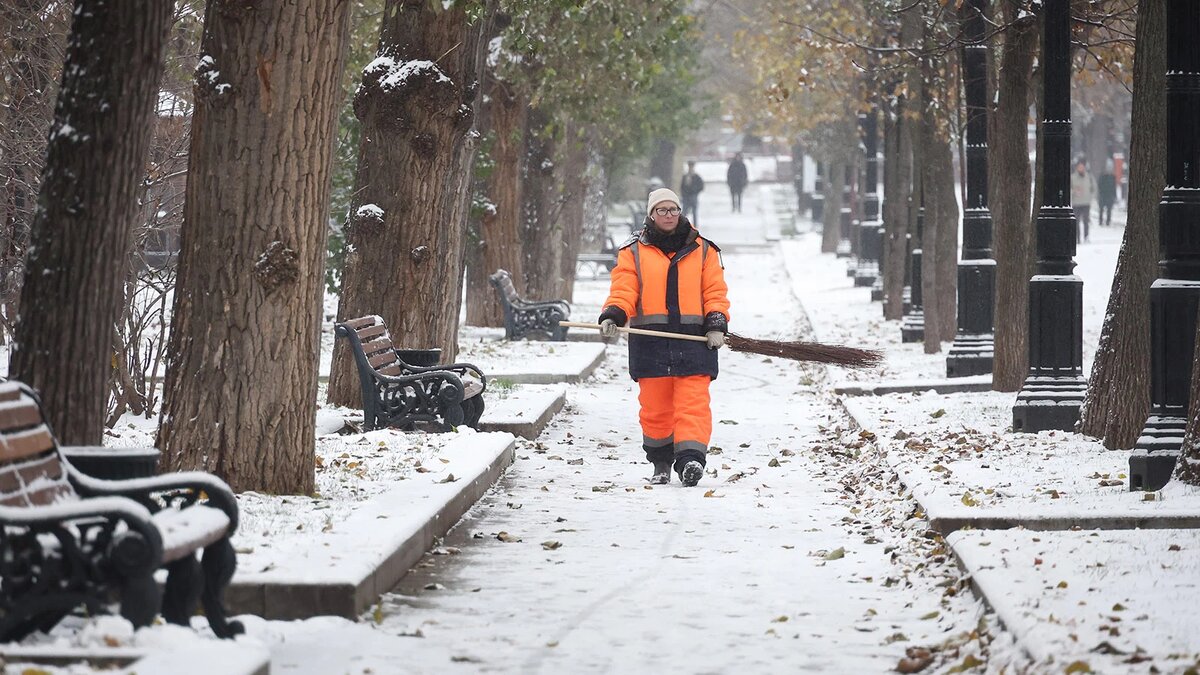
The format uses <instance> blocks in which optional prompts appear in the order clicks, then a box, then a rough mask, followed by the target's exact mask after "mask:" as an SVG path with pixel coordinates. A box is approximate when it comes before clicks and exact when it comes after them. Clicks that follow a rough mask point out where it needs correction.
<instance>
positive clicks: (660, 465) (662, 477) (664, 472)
mask: <svg viewBox="0 0 1200 675" xmlns="http://www.w3.org/2000/svg"><path fill="white" fill-rule="evenodd" d="M649 480H650V484H651V485H666V484H667V483H670V482H671V460H669V459H663V460H659V461H657V462H654V475H652V476H650V478H649Z"/></svg>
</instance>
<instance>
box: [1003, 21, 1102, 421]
mask: <svg viewBox="0 0 1200 675" xmlns="http://www.w3.org/2000/svg"><path fill="white" fill-rule="evenodd" d="M1042 7H1043V8H1044V9H1043V16H1042V45H1043V47H1042V54H1043V61H1044V63H1043V69H1042V77H1043V81H1042V87H1043V88H1042V92H1043V95H1044V97H1045V108H1046V117H1045V119H1043V120H1042V137H1043V139H1044V141H1043V147H1044V148H1045V150H1044V152H1045V153H1046V154H1045V160H1044V162H1043V166H1044V169H1043V172H1044V174H1045V178H1044V180H1043V182H1042V207H1041V208H1040V209H1039V210H1038V215H1037V225H1036V227H1037V256H1038V261H1037V274H1035V275H1034V276H1033V278H1032V279H1030V280H1029V336H1028V337H1029V375H1028V377H1026V378H1025V384H1024V385H1023V386H1022V387H1021V391H1020V393H1018V394H1017V402H1016V404H1015V405H1014V406H1013V431H1027V432H1031V433H1033V432H1038V431H1045V430H1047V429H1059V430H1062V431H1072V430H1074V429H1075V423H1076V422H1078V421H1079V408H1080V407H1081V406H1082V405H1083V395H1084V391H1085V390H1086V389H1087V382H1086V381H1085V380H1084V379H1083V280H1082V279H1080V278H1079V277H1077V276H1075V275H1074V274H1072V270H1074V269H1075V227H1076V224H1075V213H1074V212H1073V211H1072V210H1071V53H1070V51H1071V3H1070V0H1046V2H1045V3H1044V4H1043V5H1042Z"/></svg>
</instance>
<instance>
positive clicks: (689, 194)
mask: <svg viewBox="0 0 1200 675" xmlns="http://www.w3.org/2000/svg"><path fill="white" fill-rule="evenodd" d="M703 191H704V179H703V178H701V177H700V174H698V173H696V162H694V161H692V160H688V163H687V173H685V174H683V180H681V181H680V182H679V196H680V197H682V198H683V203H682V204H680V207H681V208H682V209H683V215H684V217H685V218H686V217H689V216H690V217H691V219H692V221H691V222H692V225H695V226H696V227H700V218H699V216H698V215H697V214H696V210H697V208H699V206H700V193H701V192H703Z"/></svg>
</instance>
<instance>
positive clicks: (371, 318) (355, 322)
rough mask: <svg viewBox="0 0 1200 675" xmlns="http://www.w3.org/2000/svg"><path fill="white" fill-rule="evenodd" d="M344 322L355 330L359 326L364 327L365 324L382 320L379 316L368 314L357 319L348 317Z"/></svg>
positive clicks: (368, 324) (369, 324) (372, 323)
mask: <svg viewBox="0 0 1200 675" xmlns="http://www.w3.org/2000/svg"><path fill="white" fill-rule="evenodd" d="M342 323H344V324H346V325H347V326H349V327H351V328H353V329H354V330H355V331H357V330H358V329H359V328H362V327H363V326H371V325H374V324H376V323H380V321H379V317H378V316H376V315H374V314H371V315H368V316H360V317H358V318H357V319H348V320H346V321H343V322H342Z"/></svg>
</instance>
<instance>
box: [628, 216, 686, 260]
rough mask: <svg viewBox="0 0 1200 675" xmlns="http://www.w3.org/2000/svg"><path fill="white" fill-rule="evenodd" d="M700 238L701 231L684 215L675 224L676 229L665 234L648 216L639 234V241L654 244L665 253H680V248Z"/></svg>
mask: <svg viewBox="0 0 1200 675" xmlns="http://www.w3.org/2000/svg"><path fill="white" fill-rule="evenodd" d="M699 238H700V233H699V232H698V231H697V230H696V228H694V227H692V223H691V222H690V221H689V220H688V219H687V218H685V217H683V216H682V215H681V216H679V224H678V225H676V226H675V231H674V232H672V233H671V234H663V233H662V231H660V230H659V229H658V228H656V227H655V226H654V222H653V221H651V220H650V219H649V218H648V217H647V218H646V223H645V225H644V226H643V227H642V233H641V235H639V236H638V241H639V242H641V243H643V244H647V245H649V246H653V247H655V248H657V249H659V250H661V251H662V252H663V253H678V252H679V251H680V250H682V249H683V248H685V247H686V246H688V245H689V244H692V243H693V242H695V241H696V240H697V239H699Z"/></svg>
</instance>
